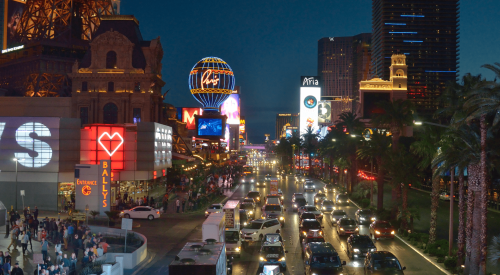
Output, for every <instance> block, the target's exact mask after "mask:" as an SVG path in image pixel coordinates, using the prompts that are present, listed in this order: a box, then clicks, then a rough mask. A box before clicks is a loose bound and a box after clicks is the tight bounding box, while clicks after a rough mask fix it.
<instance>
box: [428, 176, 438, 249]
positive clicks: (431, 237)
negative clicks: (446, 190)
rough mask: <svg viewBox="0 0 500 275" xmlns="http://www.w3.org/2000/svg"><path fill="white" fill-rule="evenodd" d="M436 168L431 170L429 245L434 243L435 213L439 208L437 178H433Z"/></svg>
mask: <svg viewBox="0 0 500 275" xmlns="http://www.w3.org/2000/svg"><path fill="white" fill-rule="evenodd" d="M435 170H436V168H432V175H433V177H432V193H431V225H430V228H429V244H433V243H434V242H435V241H436V225H437V211H438V207H439V178H438V177H434V171H435Z"/></svg>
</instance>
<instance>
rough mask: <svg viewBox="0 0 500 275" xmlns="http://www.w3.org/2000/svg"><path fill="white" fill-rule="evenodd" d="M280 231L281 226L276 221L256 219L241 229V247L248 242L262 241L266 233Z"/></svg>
mask: <svg viewBox="0 0 500 275" xmlns="http://www.w3.org/2000/svg"><path fill="white" fill-rule="evenodd" d="M280 231H281V225H280V222H279V221H278V220H277V219H272V220H264V219H258V220H254V221H251V222H250V223H249V224H248V225H247V226H245V227H243V228H242V229H241V240H242V241H243V245H246V244H248V243H249V242H256V241H262V240H263V239H264V235H266V234H268V233H280Z"/></svg>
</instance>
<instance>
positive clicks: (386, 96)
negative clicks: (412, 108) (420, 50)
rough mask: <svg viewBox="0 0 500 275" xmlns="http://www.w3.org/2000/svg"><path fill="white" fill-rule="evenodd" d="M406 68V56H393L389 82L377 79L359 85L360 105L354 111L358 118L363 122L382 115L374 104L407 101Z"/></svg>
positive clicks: (380, 110) (361, 82)
mask: <svg viewBox="0 0 500 275" xmlns="http://www.w3.org/2000/svg"><path fill="white" fill-rule="evenodd" d="M407 81H408V66H407V65H406V55H404V54H393V55H392V56H391V66H389V80H383V79H380V78H378V77H375V78H372V79H370V80H363V81H360V83H359V99H360V105H359V107H358V109H357V111H356V114H357V116H358V117H360V118H362V119H365V121H367V120H369V119H371V118H373V116H375V115H377V114H381V113H383V110H382V109H380V108H379V107H378V106H377V105H376V103H377V102H380V101H393V100H398V99H403V100H405V99H407V88H408V87H407Z"/></svg>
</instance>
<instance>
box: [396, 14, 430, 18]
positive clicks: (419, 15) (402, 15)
mask: <svg viewBox="0 0 500 275" xmlns="http://www.w3.org/2000/svg"><path fill="white" fill-rule="evenodd" d="M401 17H425V15H421V14H415V15H413V14H401Z"/></svg>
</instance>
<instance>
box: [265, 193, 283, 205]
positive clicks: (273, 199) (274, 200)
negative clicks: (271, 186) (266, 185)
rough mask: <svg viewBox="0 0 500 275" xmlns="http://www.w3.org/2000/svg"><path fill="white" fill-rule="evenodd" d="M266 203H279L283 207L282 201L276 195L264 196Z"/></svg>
mask: <svg viewBox="0 0 500 275" xmlns="http://www.w3.org/2000/svg"><path fill="white" fill-rule="evenodd" d="M266 203H273V204H274V203H279V204H281V205H283V200H282V199H281V196H280V195H278V194H268V195H267V196H266Z"/></svg>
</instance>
